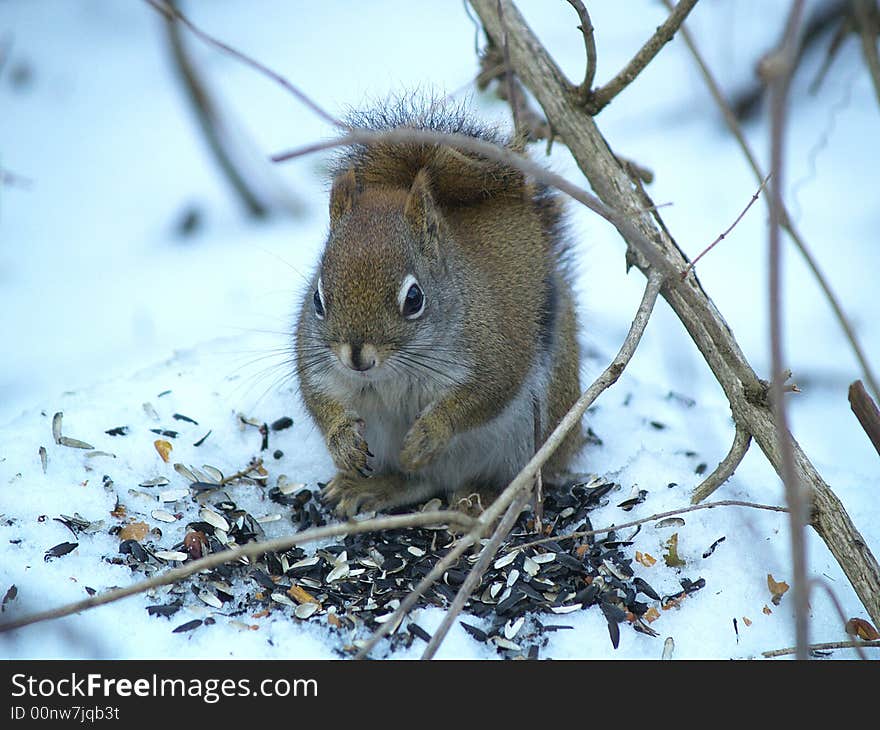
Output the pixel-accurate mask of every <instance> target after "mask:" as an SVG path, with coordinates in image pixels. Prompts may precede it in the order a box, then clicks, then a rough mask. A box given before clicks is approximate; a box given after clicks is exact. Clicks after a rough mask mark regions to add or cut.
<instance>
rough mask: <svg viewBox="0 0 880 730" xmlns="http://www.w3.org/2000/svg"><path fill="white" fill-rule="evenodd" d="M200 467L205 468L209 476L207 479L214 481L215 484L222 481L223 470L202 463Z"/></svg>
mask: <svg viewBox="0 0 880 730" xmlns="http://www.w3.org/2000/svg"><path fill="white" fill-rule="evenodd" d="M202 469H204V470H205V474H207V475H208V476H209V477H211V478H210V480H209V481H212V482H216V483H217V484H220V483H221V482H222V481H223V472H222V471H220V470H219V469H218V468H217V467H216V466H210V465H209V464H202Z"/></svg>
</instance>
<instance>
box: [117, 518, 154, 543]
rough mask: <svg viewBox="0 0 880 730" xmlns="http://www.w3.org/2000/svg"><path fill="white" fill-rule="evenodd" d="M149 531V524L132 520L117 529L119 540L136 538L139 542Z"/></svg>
mask: <svg viewBox="0 0 880 730" xmlns="http://www.w3.org/2000/svg"><path fill="white" fill-rule="evenodd" d="M149 532H150V526H149V525H148V524H147V523H146V522H132V523H130V524H128V525H126V526H125V527H123V528H122V529H121V530H120V531H119V539H120V540H137V541H138V542H140V541H141V540H143V539H144V538H145V537H146V536H147V534H148V533H149Z"/></svg>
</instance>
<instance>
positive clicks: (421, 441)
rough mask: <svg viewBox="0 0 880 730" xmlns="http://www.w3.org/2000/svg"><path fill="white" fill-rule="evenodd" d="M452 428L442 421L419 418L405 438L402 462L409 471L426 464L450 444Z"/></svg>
mask: <svg viewBox="0 0 880 730" xmlns="http://www.w3.org/2000/svg"><path fill="white" fill-rule="evenodd" d="M451 438H452V429H451V428H449V427H448V426H446V425H445V423H443V422H442V421H439V420H438V419H432V418H419V419H418V420H417V421H416V422H415V423H414V424H413V425H412V428H410V430H409V433H407V434H406V438H404V439H403V449H401V451H400V464H401V466H402V467H403V468H404V469H406V470H407V471H416V470H417V469H421V468H422V467H423V466H426V465H427V464H428V463H430V462H431V461H433V459H434V458H435V457H436V456H437V455H438V454H439V453H440V452H441V451H442V450H443V449H445V448H446V446H447V445H448V444H449V439H451Z"/></svg>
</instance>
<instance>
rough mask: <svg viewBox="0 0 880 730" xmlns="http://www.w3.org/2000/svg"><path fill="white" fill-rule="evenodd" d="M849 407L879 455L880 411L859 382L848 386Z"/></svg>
mask: <svg viewBox="0 0 880 730" xmlns="http://www.w3.org/2000/svg"><path fill="white" fill-rule="evenodd" d="M849 405H850V408H852V412H853V413H855V414H856V418H858V419H859V423H860V424H862V428H863V429H864V430H865V433H866V434H868V438H869V439H871V443H872V444H874V448H875V449H877V453H878V454H880V410H878V409H877V404H876V403H875V402H874V399H873V398H871V396H870V395H868V391H866V390H865V386H864V384H863V383H862V381H861V380H856V381H855V382H854V383H852V384H851V385H850V386H849Z"/></svg>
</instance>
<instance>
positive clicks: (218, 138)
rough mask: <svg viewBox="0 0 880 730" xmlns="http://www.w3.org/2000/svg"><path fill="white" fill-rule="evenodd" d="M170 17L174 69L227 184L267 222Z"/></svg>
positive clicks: (170, 4)
mask: <svg viewBox="0 0 880 730" xmlns="http://www.w3.org/2000/svg"><path fill="white" fill-rule="evenodd" d="M165 6H166V7H168V8H171V10H172V11H174V12H176V11H177V5H176V4H175V3H174V2H171V1H167V2H166V3H165ZM166 17H167V19H168V22H167V23H166V26H167V27H166V31H167V35H168V45H169V47H170V49H171V57H172V59H173V62H174V68H175V70H176V71H177V75H178V77H179V78H180V81H181V83H182V85H183V88H184V90H185V91H186V95H187V98H188V99H189V101H190V104H191V106H192V109H193V112H194V113H195V116H196V120H197V122H198V124H199V127H200V128H201V130H202V134H203V136H204V138H205V141H206V142H207V143H208V147H209V149H210V150H211V152H212V153H213V155H214V159H215V160H216V161H217V164H218V165H219V166H220V169H221V170H222V171H223V174H224V176H225V178H226V180H227V181H228V182H229V184H230V185H231V187H232V189H233V190H234V191H235V193H236V195H237V196H238V198H239V199H240V200H241V202H242V204H243V205H244V207H245V208H246V209H247V212H248V214H249V215H251V216H253V217H255V218H263V217H265V216H266V215H268V213H269V208H268V206H266V205H265V204H264V203H263V202H262V201H261V200H260V197H259V195H258V194H257V193H256V192H255V191H254V190H252V189H251V186H250V185H249V184H248V182H247V180H246V179H245V176H244V175H243V174H242V171H241V170H239V168H238V166H237V165H236V163H235V162H234V160H233V156H232V155H231V154H230V152H229V150H228V145H229V140H228V135H225V134H224V124H223V122H222V116H221V114H220V111H219V110H218V108H217V105H216V103H215V102H214V99H213V98H212V97H211V95H210V94H209V93H208V89H207V87H206V85H205V82H204V81H203V79H202V78H201V77H200V75H199V72H198V70H197V68H196V66H195V64H194V63H193V61H192V58H190V54H189V52H188V51H187V48H186V43H185V42H184V38H183V35H182V33H181V30H180V21H178V20H177V19H176V18H175V17H174V16H173V15H172V16H166Z"/></svg>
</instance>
